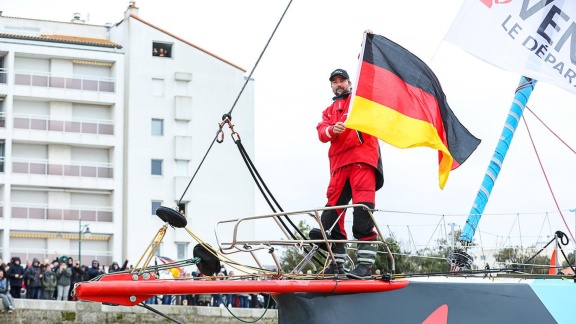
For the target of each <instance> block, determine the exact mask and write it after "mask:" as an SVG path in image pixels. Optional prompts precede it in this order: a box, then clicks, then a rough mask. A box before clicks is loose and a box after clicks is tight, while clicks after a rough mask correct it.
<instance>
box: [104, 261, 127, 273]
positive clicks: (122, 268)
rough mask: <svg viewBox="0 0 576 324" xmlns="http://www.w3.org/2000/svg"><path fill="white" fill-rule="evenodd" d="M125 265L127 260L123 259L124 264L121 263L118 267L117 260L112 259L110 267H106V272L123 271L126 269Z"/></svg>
mask: <svg viewBox="0 0 576 324" xmlns="http://www.w3.org/2000/svg"><path fill="white" fill-rule="evenodd" d="M126 266H128V260H125V261H124V264H122V267H121V268H119V267H118V262H116V261H114V262H112V265H111V266H110V268H109V269H108V273H114V272H118V271H124V270H126Z"/></svg>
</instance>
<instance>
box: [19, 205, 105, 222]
mask: <svg viewBox="0 0 576 324" xmlns="http://www.w3.org/2000/svg"><path fill="white" fill-rule="evenodd" d="M113 216H114V213H113V209H112V208H111V207H93V206H67V207H57V206H49V205H43V204H29V203H26V204H18V203H14V204H12V218H19V219H29V220H78V219H79V217H82V221H87V222H112V221H113V218H114V217H113Z"/></svg>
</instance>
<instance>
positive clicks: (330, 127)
mask: <svg viewBox="0 0 576 324" xmlns="http://www.w3.org/2000/svg"><path fill="white" fill-rule="evenodd" d="M330 83H331V86H332V91H333V92H334V95H335V97H334V98H332V99H333V100H334V102H333V103H332V105H330V106H329V107H328V108H326V110H324V112H323V113H322V121H321V122H320V123H319V124H318V126H316V129H317V131H318V137H319V139H320V141H321V142H323V143H326V142H330V149H329V151H328V157H329V159H330V184H329V185H328V191H327V193H326V196H327V198H328V203H327V204H326V207H328V206H340V205H347V204H349V203H350V200H352V202H353V203H354V204H364V205H366V206H367V207H368V208H370V209H374V207H375V204H374V201H375V195H376V190H378V189H380V188H381V187H382V185H383V184H384V175H383V172H382V160H381V158H380V147H379V145H378V139H377V138H376V137H374V136H371V135H368V134H364V133H361V132H359V131H356V130H353V129H347V128H346V126H344V121H345V120H346V117H347V115H348V107H349V105H350V99H351V96H350V91H351V89H352V87H351V86H352V84H351V82H350V78H349V76H348V73H347V72H346V71H345V70H343V69H336V70H334V72H332V73H331V74H330ZM345 213H346V210H345V209H344V210H341V209H332V210H325V211H324V212H323V213H322V216H321V221H322V226H323V227H324V229H325V230H327V231H329V232H330V235H331V237H332V239H335V240H345V239H347V235H346V230H345V228H344V216H345ZM340 215H341V216H340ZM353 215H354V221H353V225H352V234H353V235H354V237H355V238H356V239H357V240H361V241H372V240H375V239H376V237H377V236H378V235H377V233H376V232H375V231H374V222H373V220H372V218H371V217H370V214H369V213H368V211H367V210H365V209H364V208H362V207H355V208H354V212H353ZM339 216H340V217H339ZM376 250H377V247H376V245H374V244H370V243H365V244H358V250H357V256H358V266H357V267H356V268H355V269H354V270H352V271H350V272H349V273H348V274H347V276H348V277H351V278H356V279H362V278H369V277H370V276H371V267H372V265H373V264H374V261H375V259H376ZM332 251H333V253H334V257H335V261H336V264H332V265H331V266H330V267H328V268H327V269H326V271H325V272H324V273H327V274H344V273H345V271H344V269H343V268H342V265H343V264H344V262H345V261H346V257H347V254H346V246H345V245H344V244H339V245H335V246H333V248H332Z"/></svg>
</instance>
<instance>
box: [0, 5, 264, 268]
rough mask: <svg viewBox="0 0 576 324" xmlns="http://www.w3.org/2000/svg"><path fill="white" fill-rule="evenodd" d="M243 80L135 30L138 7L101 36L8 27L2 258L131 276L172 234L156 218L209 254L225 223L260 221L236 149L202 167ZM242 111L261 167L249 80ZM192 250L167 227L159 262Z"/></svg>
mask: <svg viewBox="0 0 576 324" xmlns="http://www.w3.org/2000/svg"><path fill="white" fill-rule="evenodd" d="M245 72H246V71H245V70H244V69H242V68H240V67H238V66H236V65H234V64H232V63H230V62H228V61H226V60H224V59H222V58H220V57H218V56H216V55H215V54H212V53H210V52H208V51H206V50H204V49H202V48H199V47H197V46H195V45H194V44H192V43H190V42H188V41H186V40H184V39H182V38H180V37H178V36H176V35H173V34H171V33H169V32H167V31H164V30H162V29H161V28H159V27H157V26H155V25H153V24H152V23H150V22H148V21H147V20H144V19H142V18H140V17H139V16H138V8H137V7H136V6H135V4H134V3H133V2H131V3H130V4H129V6H128V9H127V10H126V12H125V17H124V19H123V20H121V21H119V22H117V23H115V24H107V25H106V26H100V25H90V24H86V23H85V22H83V21H82V20H81V19H80V17H79V15H74V17H73V19H72V20H71V21H70V22H56V21H46V20H37V19H28V18H19V17H7V16H0V190H1V193H2V194H1V195H0V249H1V255H2V258H3V259H4V260H6V259H9V258H10V257H11V256H16V255H17V256H20V257H21V258H22V259H23V260H31V259H32V258H34V257H37V258H52V257H53V255H54V254H55V253H58V254H60V255H67V256H72V257H74V258H75V259H77V258H78V257H81V260H82V263H83V264H89V263H90V261H91V260H92V259H98V260H99V261H100V263H101V264H103V265H109V264H111V262H112V261H119V262H120V261H123V260H124V259H129V260H130V263H135V262H137V261H138V259H139V257H140V256H141V254H142V252H144V251H145V250H146V248H147V247H148V246H149V245H150V243H151V241H152V239H153V238H154V237H155V235H156V233H157V232H158V231H159V230H160V228H162V226H163V225H164V224H163V222H162V221H161V220H160V219H159V218H158V217H156V216H155V210H156V208H157V207H158V206H161V205H162V206H167V207H171V208H174V209H177V210H180V211H181V212H182V213H184V214H185V215H186V217H187V219H188V227H189V229H190V230H192V231H193V232H194V233H195V234H197V235H199V236H200V237H202V239H204V240H206V241H207V242H209V243H211V244H213V245H215V244H216V240H215V238H214V226H215V225H216V223H217V222H218V221H220V220H222V219H229V218H235V217H240V216H242V217H243V216H248V215H251V214H253V213H254V209H255V207H254V205H255V202H254V185H253V183H252V178H251V176H250V174H249V172H248V171H247V169H246V167H245V165H244V162H243V160H242V158H241V156H240V154H239V153H238V150H237V149H236V147H235V145H234V143H233V142H232V141H231V140H227V142H226V141H225V142H224V143H222V144H220V145H216V146H214V147H213V148H212V149H211V151H210V153H209V154H208V155H206V159H205V161H204V163H203V164H202V166H201V167H200V168H199V165H200V162H201V161H202V159H203V158H204V156H205V154H206V152H207V150H208V148H209V146H210V144H211V142H212V140H213V138H214V136H215V134H216V131H217V129H218V127H217V126H218V123H219V122H220V121H221V117H222V114H223V113H226V112H228V111H229V110H230V108H231V106H232V104H233V103H234V101H235V99H236V97H237V95H238V93H239V91H240V89H241V88H242V86H243V85H244V83H245V82H246V77H245ZM235 111H238V112H239V113H238V114H236V116H234V122H235V125H237V127H238V128H237V130H238V132H239V133H241V134H242V139H243V144H244V146H245V147H246V148H247V149H248V150H249V154H253V152H254V151H253V147H254V145H253V143H254V138H253V135H254V93H253V80H249V82H248V86H247V87H246V89H245V90H244V93H243V95H242V96H241V98H240V100H239V101H238V103H237V104H236V107H235ZM196 171H198V172H197V173H196ZM194 173H196V177H195V178H194V181H193V182H192V183H191V184H190V186H189V183H190V180H191V179H192V176H193V174H194ZM187 188H188V189H187ZM186 189H187V190H186ZM241 231H242V233H243V234H244V235H248V236H250V235H253V228H251V227H250V226H247V227H245V228H243V229H242V230H241ZM195 244H196V242H195V241H194V240H193V239H192V238H191V237H190V235H188V233H187V232H186V231H185V230H183V229H178V230H175V229H172V228H169V230H168V231H167V233H166V236H165V237H164V240H163V243H162V244H161V246H160V249H159V250H158V251H157V254H158V255H163V256H167V257H170V258H174V259H182V258H189V257H192V249H193V247H194V245H195Z"/></svg>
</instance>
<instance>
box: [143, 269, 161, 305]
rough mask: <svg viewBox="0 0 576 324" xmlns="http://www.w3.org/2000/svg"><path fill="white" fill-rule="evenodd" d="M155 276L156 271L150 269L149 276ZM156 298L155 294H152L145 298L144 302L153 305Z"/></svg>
mask: <svg viewBox="0 0 576 324" xmlns="http://www.w3.org/2000/svg"><path fill="white" fill-rule="evenodd" d="M155 276H156V273H155V272H154V271H150V278H152V277H155ZM157 299H158V297H157V296H156V295H154V296H152V297H150V298H148V299H146V300H145V301H144V304H148V305H150V304H152V305H154V304H156V302H157Z"/></svg>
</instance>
